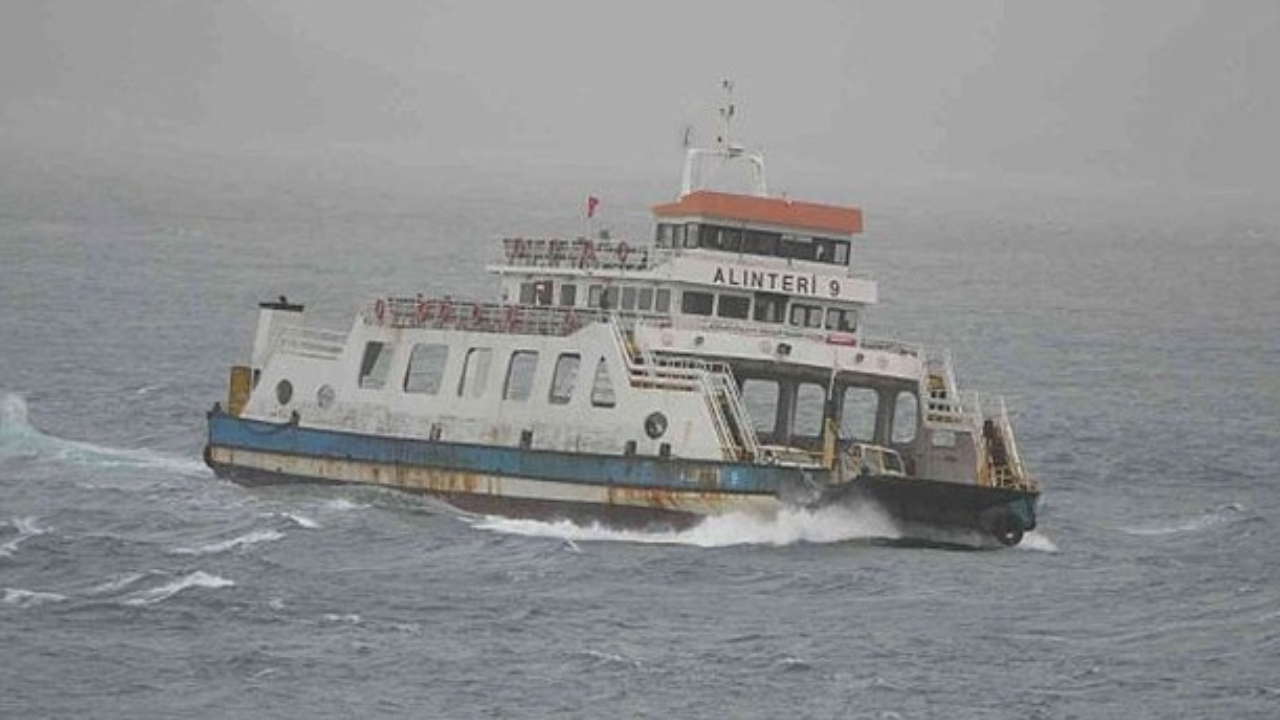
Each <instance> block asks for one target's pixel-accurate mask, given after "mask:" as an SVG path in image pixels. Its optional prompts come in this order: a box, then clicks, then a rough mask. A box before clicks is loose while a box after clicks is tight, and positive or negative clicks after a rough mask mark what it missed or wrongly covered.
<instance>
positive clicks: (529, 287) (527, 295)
mask: <svg viewBox="0 0 1280 720" xmlns="http://www.w3.org/2000/svg"><path fill="white" fill-rule="evenodd" d="M520 304H521V305H532V304H533V283H520Z"/></svg>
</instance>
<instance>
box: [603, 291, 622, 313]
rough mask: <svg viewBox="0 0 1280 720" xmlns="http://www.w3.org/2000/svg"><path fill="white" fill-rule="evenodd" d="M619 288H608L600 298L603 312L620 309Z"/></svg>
mask: <svg viewBox="0 0 1280 720" xmlns="http://www.w3.org/2000/svg"><path fill="white" fill-rule="evenodd" d="M618 294H619V293H618V288H616V287H606V288H605V289H604V294H603V295H601V296H600V309H601V310H617V309H618Z"/></svg>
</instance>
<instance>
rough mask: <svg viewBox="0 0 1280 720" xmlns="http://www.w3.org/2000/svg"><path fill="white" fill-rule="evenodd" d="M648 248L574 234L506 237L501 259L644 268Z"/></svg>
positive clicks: (516, 263)
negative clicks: (564, 237) (570, 236)
mask: <svg viewBox="0 0 1280 720" xmlns="http://www.w3.org/2000/svg"><path fill="white" fill-rule="evenodd" d="M650 253H651V250H650V248H649V247H648V246H646V245H636V244H632V243H628V242H627V241H626V240H611V239H603V240H592V239H590V238H577V239H574V240H562V239H559V238H551V239H547V238H520V237H517V238H506V239H504V240H503V241H502V255H503V260H504V261H505V262H506V264H507V265H510V266H514V267H545V268H567V269H588V268H591V269H595V268H603V269H617V270H647V269H649V268H650V267H652V264H651V258H650Z"/></svg>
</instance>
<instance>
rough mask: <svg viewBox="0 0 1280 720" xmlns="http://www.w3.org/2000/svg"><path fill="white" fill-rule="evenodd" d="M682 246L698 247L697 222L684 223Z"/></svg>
mask: <svg viewBox="0 0 1280 720" xmlns="http://www.w3.org/2000/svg"><path fill="white" fill-rule="evenodd" d="M684 246H685V247H687V248H696V247H698V223H685V226H684Z"/></svg>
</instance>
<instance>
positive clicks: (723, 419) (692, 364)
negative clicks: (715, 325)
mask: <svg viewBox="0 0 1280 720" xmlns="http://www.w3.org/2000/svg"><path fill="white" fill-rule="evenodd" d="M609 327H610V329H611V331H612V333H613V339H614V342H616V343H617V344H618V347H619V348H620V349H621V350H622V357H623V362H624V363H625V364H626V370H627V379H628V381H629V383H630V384H631V386H632V387H664V388H667V389H672V390H682V391H698V392H700V393H701V394H702V397H703V398H704V399H705V400H706V402H707V408H708V410H709V411H710V412H711V419H712V424H713V426H714V429H715V432H716V438H717V440H719V442H720V447H721V448H722V449H724V450H726V451H728V452H729V453H730V454H731V455H732V456H733V457H735V458H738V459H745V460H754V459H756V458H759V457H760V456H761V450H760V442H759V438H758V437H757V436H756V430H755V426H753V425H752V424H751V418H750V415H749V414H748V412H747V408H746V405H745V404H744V403H743V402H742V394H741V393H740V392H738V384H737V381H735V380H734V378H733V371H732V369H731V368H730V367H729V366H728V365H726V364H724V363H711V362H703V361H701V360H695V359H692V358H687V357H680V358H662V359H658V358H656V357H655V356H654V355H653V354H652V353H650V352H648V350H647V348H646V349H637V348H636V347H635V346H634V344H633V343H632V341H631V340H629V339H628V338H627V336H626V335H625V334H624V333H623V330H622V325H621V323H619V321H618V318H617V316H614V317H611V318H610V320H609ZM637 352H638V353H639V354H640V357H641V359H642V360H643V362H642V363H637V362H636V354H637Z"/></svg>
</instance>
